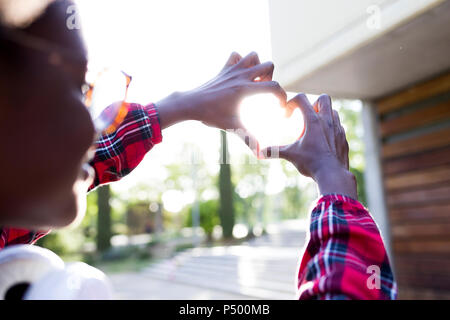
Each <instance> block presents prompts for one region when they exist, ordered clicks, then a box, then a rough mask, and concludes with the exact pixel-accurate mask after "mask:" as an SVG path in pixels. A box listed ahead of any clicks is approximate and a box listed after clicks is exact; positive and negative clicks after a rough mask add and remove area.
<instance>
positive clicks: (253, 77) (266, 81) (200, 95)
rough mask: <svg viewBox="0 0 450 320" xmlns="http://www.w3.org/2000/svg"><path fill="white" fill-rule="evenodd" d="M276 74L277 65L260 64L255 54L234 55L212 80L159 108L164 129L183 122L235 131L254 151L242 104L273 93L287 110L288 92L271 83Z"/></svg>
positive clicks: (274, 82) (171, 97) (234, 53)
mask: <svg viewBox="0 0 450 320" xmlns="http://www.w3.org/2000/svg"><path fill="white" fill-rule="evenodd" d="M273 70H274V64H273V63H272V62H265V63H260V61H259V58H258V55H257V54H256V53H255V52H252V53H250V54H248V55H247V56H245V57H244V58H242V57H241V56H240V55H239V54H238V53H236V52H233V53H232V54H231V56H230V57H229V58H228V61H227V62H226V64H225V66H224V68H223V69H222V70H221V71H220V73H219V74H218V75H217V76H216V77H214V78H213V79H212V80H210V81H208V82H207V83H205V84H204V85H202V86H200V87H198V88H196V89H194V90H191V91H188V92H183V93H175V94H173V95H171V96H169V97H167V98H166V99H164V100H162V101H160V102H159V103H157V104H156V105H157V106H158V108H159V113H160V119H161V122H162V123H161V126H162V128H165V127H168V126H170V125H172V124H174V123H176V122H178V121H182V120H198V121H201V122H203V123H204V124H206V125H208V126H212V127H215V128H219V129H222V130H234V131H235V132H237V133H238V134H239V136H240V137H241V138H244V141H245V142H246V144H247V145H249V147H251V146H250V144H253V143H252V142H251V141H256V140H254V138H253V137H252V136H251V134H250V133H249V132H248V131H247V130H246V128H245V127H244V126H243V124H242V122H241V120H240V117H239V104H240V102H241V101H242V99H243V98H245V97H246V96H249V95H253V94H256V93H272V94H274V95H275V96H276V97H278V99H279V100H280V104H281V106H282V107H284V106H285V105H286V99H287V96H286V92H285V91H284V90H283V89H282V88H281V87H280V85H279V84H278V82H276V81H272V75H273ZM170 105H172V107H170ZM164 109H165V110H164ZM168 111H170V112H168ZM253 146H254V144H253ZM251 149H254V148H253V147H251ZM253 151H256V150H253Z"/></svg>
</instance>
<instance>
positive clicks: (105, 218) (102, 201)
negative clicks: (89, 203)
mask: <svg viewBox="0 0 450 320" xmlns="http://www.w3.org/2000/svg"><path fill="white" fill-rule="evenodd" d="M97 197H98V198H97V202H98V216H97V251H99V252H104V251H106V250H108V249H109V248H110V247H111V234H112V232H111V205H110V199H111V190H110V186H109V185H104V186H101V187H99V188H98V189H97Z"/></svg>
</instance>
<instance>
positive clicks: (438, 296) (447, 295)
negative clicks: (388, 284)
mask: <svg viewBox="0 0 450 320" xmlns="http://www.w3.org/2000/svg"><path fill="white" fill-rule="evenodd" d="M398 299H399V300H450V291H442V290H434V289H430V288H411V287H408V286H405V285H401V286H399V290H398Z"/></svg>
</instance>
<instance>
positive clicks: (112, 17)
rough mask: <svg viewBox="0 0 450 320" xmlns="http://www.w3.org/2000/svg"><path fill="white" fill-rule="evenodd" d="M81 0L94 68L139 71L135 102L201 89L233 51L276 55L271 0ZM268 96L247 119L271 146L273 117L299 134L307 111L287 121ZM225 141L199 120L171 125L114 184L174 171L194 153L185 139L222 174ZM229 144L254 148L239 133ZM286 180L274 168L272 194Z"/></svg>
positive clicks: (154, 180)
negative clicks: (175, 165)
mask: <svg viewBox="0 0 450 320" xmlns="http://www.w3.org/2000/svg"><path fill="white" fill-rule="evenodd" d="M76 2H77V4H78V7H79V12H78V13H79V14H80V16H81V21H82V25H83V33H84V37H85V40H86V42H87V46H88V50H89V57H90V63H91V66H94V67H95V68H101V67H103V66H113V67H116V68H120V69H122V70H124V71H126V72H127V73H128V74H130V75H132V76H133V81H132V85H131V86H130V91H129V96H128V97H129V98H128V100H129V101H133V102H139V103H142V104H145V103H148V102H156V101H158V100H159V99H161V98H163V97H165V96H167V95H168V94H170V93H172V92H174V91H184V90H189V89H193V88H195V87H197V86H199V85H201V84H203V83H204V82H206V81H208V80H209V79H211V78H212V77H214V76H215V75H216V74H217V73H218V72H219V71H220V70H221V68H222V67H223V65H224V63H225V61H226V60H227V58H228V56H229V55H230V53H231V52H232V51H237V52H239V53H240V54H241V55H243V56H244V55H246V54H248V53H249V52H251V51H256V52H257V53H258V54H259V57H260V60H261V61H262V62H264V61H267V60H271V45H270V26H269V12H268V3H267V1H262V0H246V1H242V0H239V1H238V0H227V1H215V0H194V1H174V0H164V1H142V0H118V1H114V0H96V1H89V0H78V1H76ZM275 80H276V79H275ZM266 98H267V97H266ZM266 98H264V99H261V97H254V98H252V99H253V102H251V101H250V102H248V103H247V107H248V109H245V110H247V111H248V112H247V114H246V115H244V117H246V119H250V120H246V121H247V122H248V124H249V128H250V129H252V132H254V133H255V134H258V137H261V138H262V140H266V141H265V142H266V144H267V143H274V142H276V141H273V140H272V141H269V140H270V138H271V137H270V135H269V136H268V135H267V133H268V130H267V124H268V122H269V120H270V119H271V118H272V119H273V118H274V117H278V119H280V121H279V124H280V128H284V129H285V132H286V134H287V136H288V137H295V136H296V132H297V130H300V129H299V128H300V126H299V125H298V123H301V118H300V117H301V116H300V113H299V112H298V114H296V117H294V119H293V120H292V119H291V120H290V121H285V120H283V119H282V117H281V109H279V108H278V111H280V114H278V111H277V112H275V113H276V114H274V113H270V110H276V108H273V107H272V106H271V105H270V103H272V104H273V105H276V101H274V100H273V99H271V98H270V97H269V98H267V99H266ZM255 108H257V109H255ZM258 109H259V111H261V110H269V111H267V112H263V114H265V115H266V117H265V118H264V116H260V118H258V119H259V121H258V122H257V123H255V122H254V121H253V123H252V121H251V120H252V118H254V117H252V116H251V114H252V113H251V112H255V111H256V110H258ZM252 110H253V111H252ZM299 119H300V120H299ZM244 120H245V119H244ZM285 138H286V137H284V139H285ZM291 139H292V138H291ZM219 141H220V136H219V132H218V130H215V129H212V128H207V127H205V126H204V125H202V124H199V123H193V122H187V123H183V124H180V125H176V126H175V127H172V128H169V129H168V130H165V131H164V132H163V143H162V144H160V145H158V146H156V147H155V148H154V149H153V150H152V151H151V152H150V154H149V155H148V156H147V157H146V158H145V159H144V161H143V162H142V163H141V165H140V166H139V167H138V168H137V169H136V170H135V171H134V172H133V173H132V174H130V175H129V176H128V177H126V178H125V179H123V180H122V181H120V182H118V183H115V184H113V187H114V189H115V190H117V191H119V192H120V190H127V189H129V188H130V187H131V186H133V185H136V184H137V183H139V182H145V183H148V184H151V185H157V184H158V182H161V181H163V180H164V179H165V177H166V174H167V172H166V171H165V169H164V167H163V165H164V164H168V163H171V162H174V161H183V160H188V159H190V155H188V154H187V155H186V157H185V159H180V153H181V152H182V151H181V148H182V147H183V145H184V143H190V144H192V145H195V146H197V147H198V148H199V149H200V150H201V152H202V154H203V157H204V159H205V162H206V164H207V167H208V170H209V172H210V173H211V174H216V173H217V171H218V169H219V166H218V156H219V152H218V150H219ZM283 141H285V140H283ZM229 143H230V152H231V153H232V155H239V154H242V153H248V154H250V151H249V150H247V148H246V146H245V145H244V144H243V143H242V142H241V141H240V140H238V138H235V137H231V138H230V141H229ZM263 143H264V141H263ZM279 165H280V164H279V162H278V161H272V164H271V166H273V168H271V170H272V171H271V172H280V170H281V169H280V167H279ZM283 179H285V177H283V176H279V175H277V174H271V175H270V177H269V180H270V183H269V184H270V186H271V190H268V192H269V193H276V192H279V191H281V190H282V189H283V187H284V180H283ZM172 194H173V195H174V197H178V198H179V196H180V195H179V194H175V193H173V192H172ZM169 202H170V201H169ZM175 211H176V210H175Z"/></svg>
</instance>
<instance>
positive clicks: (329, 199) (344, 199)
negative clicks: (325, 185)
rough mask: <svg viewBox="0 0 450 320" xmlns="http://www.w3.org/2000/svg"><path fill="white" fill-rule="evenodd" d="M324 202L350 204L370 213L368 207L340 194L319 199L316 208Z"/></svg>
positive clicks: (327, 195)
mask: <svg viewBox="0 0 450 320" xmlns="http://www.w3.org/2000/svg"><path fill="white" fill-rule="evenodd" d="M322 202H341V203H348V204H351V205H353V206H355V207H357V208H358V209H362V210H366V211H368V209H367V208H366V207H364V206H363V205H362V204H361V202H359V201H358V200H355V199H353V198H350V197H348V196H344V195H342V194H338V193H332V194H326V195H323V196H321V197H319V198H318V199H317V201H316V206H318V205H320V204H321V203H322Z"/></svg>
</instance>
